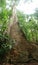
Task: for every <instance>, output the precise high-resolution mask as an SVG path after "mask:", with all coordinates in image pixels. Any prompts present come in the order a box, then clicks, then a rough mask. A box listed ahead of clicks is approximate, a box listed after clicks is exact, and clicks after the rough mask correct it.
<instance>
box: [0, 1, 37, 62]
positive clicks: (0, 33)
mask: <svg viewBox="0 0 38 65" xmlns="http://www.w3.org/2000/svg"><path fill="white" fill-rule="evenodd" d="M9 1H10V4H9V3H7V1H6V0H0V61H1V60H2V59H3V58H4V56H5V55H6V53H8V51H10V49H11V48H12V47H13V45H14V43H15V42H14V40H13V39H11V37H10V35H9V34H8V31H7V30H8V25H9V24H10V23H11V22H10V21H11V17H12V16H13V15H14V12H13V9H14V6H17V5H18V3H19V1H20V0H8V2H9ZM27 1H28V0H27ZM27 1H25V2H27ZM7 5H9V8H7ZM16 15H17V19H18V23H19V27H20V29H21V30H22V32H23V33H24V36H25V39H26V40H27V41H28V42H29V43H30V42H33V43H35V44H37V45H38V9H36V10H35V13H34V14H31V15H27V14H24V13H23V12H20V11H18V10H16ZM12 23H13V20H12Z"/></svg>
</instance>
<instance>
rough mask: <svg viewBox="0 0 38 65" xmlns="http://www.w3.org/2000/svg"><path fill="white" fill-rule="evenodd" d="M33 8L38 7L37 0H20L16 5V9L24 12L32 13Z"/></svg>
mask: <svg viewBox="0 0 38 65" xmlns="http://www.w3.org/2000/svg"><path fill="white" fill-rule="evenodd" d="M35 8H38V0H33V2H30V0H29V1H28V2H26V3H25V2H24V0H21V1H20V3H19V4H18V6H17V9H18V10H20V11H22V12H24V13H25V14H32V13H34V10H35Z"/></svg>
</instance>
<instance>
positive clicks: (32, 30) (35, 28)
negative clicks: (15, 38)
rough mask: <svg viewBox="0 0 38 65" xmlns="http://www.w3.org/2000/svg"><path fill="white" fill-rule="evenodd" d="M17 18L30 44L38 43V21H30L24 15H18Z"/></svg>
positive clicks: (31, 19)
mask: <svg viewBox="0 0 38 65" xmlns="http://www.w3.org/2000/svg"><path fill="white" fill-rule="evenodd" d="M17 16H18V21H19V26H20V28H21V30H22V31H23V33H24V34H25V37H26V39H27V40H28V41H29V42H35V43H36V42H38V21H37V23H36V21H35V20H34V19H33V18H30V20H29V21H28V19H27V18H26V17H25V15H24V14H22V13H18V15H17ZM26 19H27V21H26Z"/></svg>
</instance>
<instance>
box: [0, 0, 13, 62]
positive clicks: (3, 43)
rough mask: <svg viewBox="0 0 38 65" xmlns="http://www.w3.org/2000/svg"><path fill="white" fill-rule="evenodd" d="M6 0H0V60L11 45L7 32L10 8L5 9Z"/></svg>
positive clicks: (11, 41)
mask: <svg viewBox="0 0 38 65" xmlns="http://www.w3.org/2000/svg"><path fill="white" fill-rule="evenodd" d="M5 4H6V0H0V8H2V9H1V11H0V61H2V60H3V58H4V57H5V55H6V53H8V52H9V51H10V49H11V48H12V47H13V40H12V39H11V38H10V36H9V35H8V34H7V28H8V26H7V25H8V22H9V18H10V16H11V10H8V9H6V5H5Z"/></svg>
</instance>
